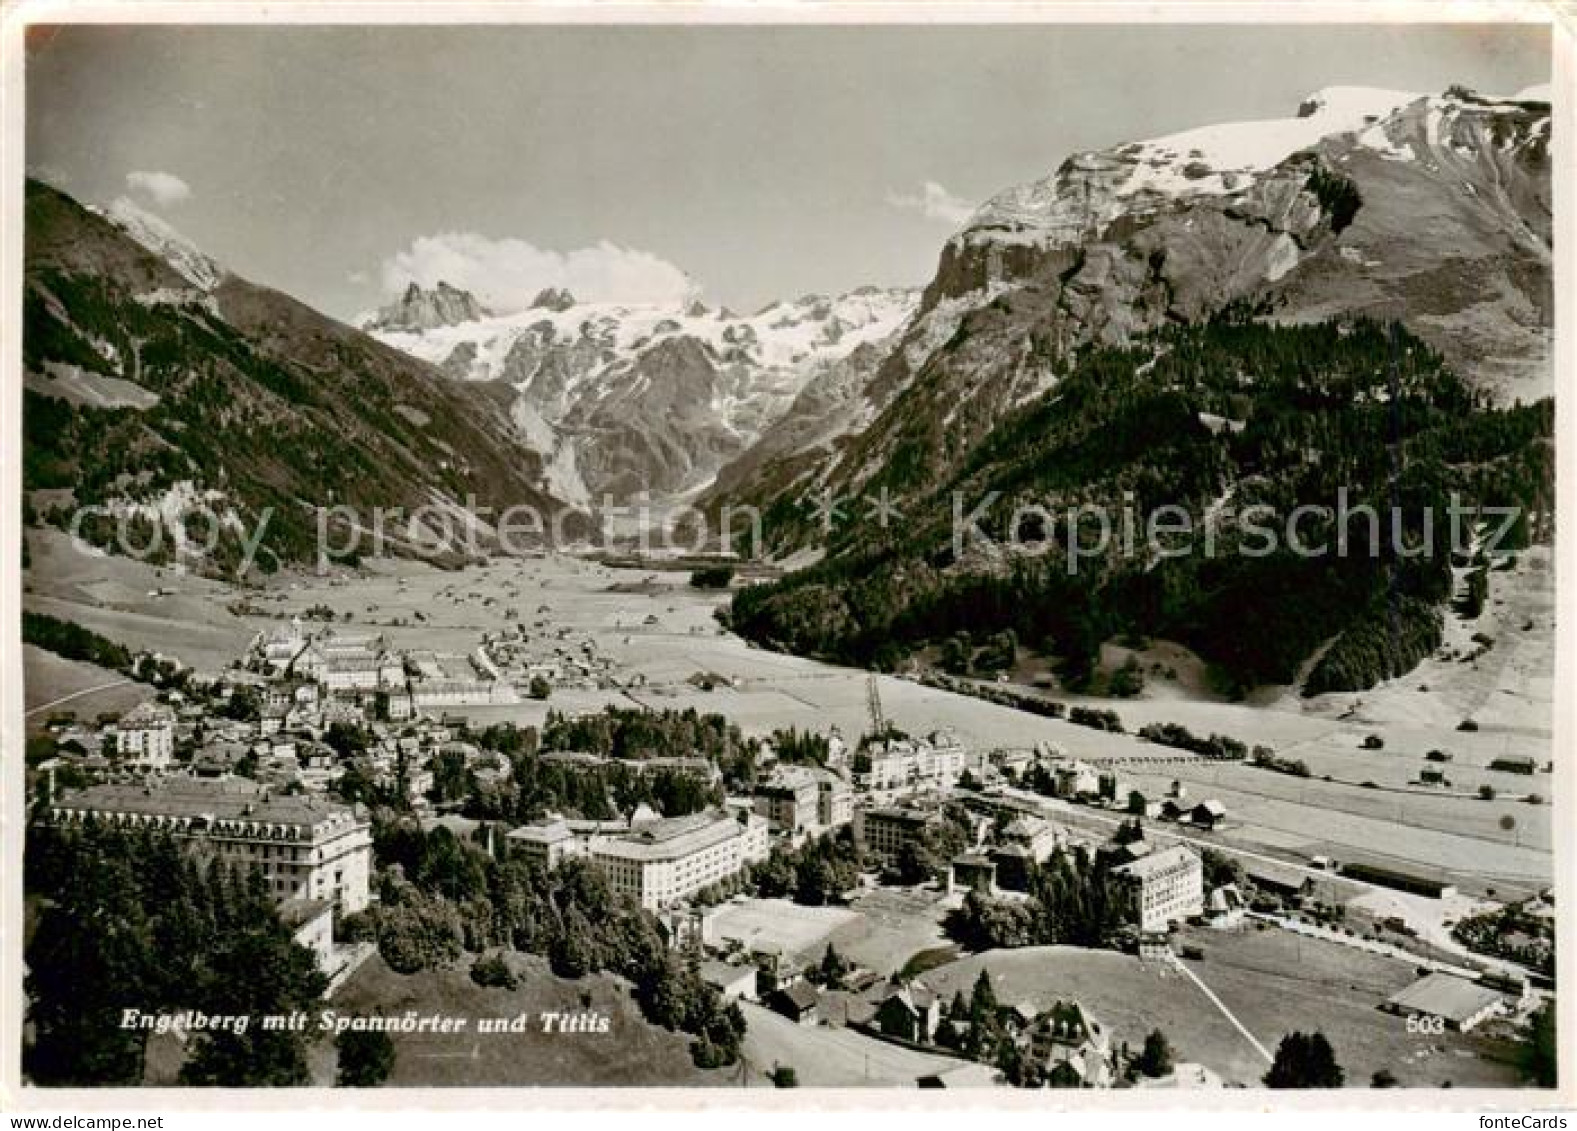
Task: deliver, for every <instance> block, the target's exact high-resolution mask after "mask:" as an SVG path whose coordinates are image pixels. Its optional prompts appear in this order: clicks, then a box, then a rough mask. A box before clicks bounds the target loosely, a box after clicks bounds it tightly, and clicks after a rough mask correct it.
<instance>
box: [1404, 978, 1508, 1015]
mask: <svg viewBox="0 0 1577 1131" xmlns="http://www.w3.org/2000/svg"><path fill="white" fill-rule="evenodd" d="M1500 1000H1501V995H1500V994H1499V993H1497V992H1495V991H1494V990H1492V989H1489V988H1487V987H1485V986H1481V985H1479V984H1478V983H1477V982H1470V981H1468V980H1467V979H1466V978H1458V977H1457V976H1456V975H1455V974H1430V975H1428V976H1426V977H1423V978H1420V979H1419V980H1418V981H1416V982H1414V983H1413V984H1412V985H1410V986H1408V987H1407V988H1406V989H1405V990H1403V991H1401V992H1400V993H1398V994H1396V995H1395V996H1393V997H1392V998H1391V999H1390V1004H1391V1005H1392V1006H1394V1007H1395V1008H1397V1009H1401V1010H1409V1011H1415V1012H1418V1013H1427V1014H1429V1015H1430V1016H1431V1017H1443V1018H1445V1019H1446V1020H1447V1021H1455V1022H1458V1023H1460V1022H1463V1021H1467V1020H1470V1019H1471V1018H1473V1017H1476V1016H1477V1015H1478V1014H1480V1013H1482V1012H1483V1011H1484V1010H1485V1009H1486V1008H1487V1007H1489V1006H1491V1005H1494V1004H1495V1003H1496V1002H1498V1001H1500Z"/></svg>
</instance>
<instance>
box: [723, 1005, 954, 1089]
mask: <svg viewBox="0 0 1577 1131" xmlns="http://www.w3.org/2000/svg"><path fill="white" fill-rule="evenodd" d="M739 1005H740V1008H741V1009H743V1010H744V1012H745V1021H746V1024H747V1025H748V1026H749V1028H747V1029H746V1031H745V1060H746V1062H747V1063H748V1065H749V1068H750V1071H751V1076H752V1078H753V1079H756V1078H764V1077H765V1074H766V1073H768V1072H770V1071H772V1068H773V1066H774V1065H778V1064H783V1065H789V1066H791V1067H792V1068H793V1069H794V1073H795V1075H796V1077H797V1078H798V1080H799V1085H800V1087H802V1088H803V1087H812V1088H840V1087H841V1088H858V1087H880V1086H883V1085H885V1086H889V1087H899V1088H912V1087H914V1085H915V1081H916V1080H917V1079H919V1078H920V1077H921V1076H925V1075H929V1074H930V1073H932V1072H940V1071H946V1070H947V1069H949V1068H957V1067H958V1066H959V1065H960V1064H961V1063H963V1062H962V1061H959V1060H955V1059H953V1058H952V1057H946V1056H933V1055H931V1054H929V1053H923V1052H916V1051H914V1050H913V1049H907V1048H902V1047H900V1046H898V1045H893V1044H888V1043H887V1042H886V1041H879V1040H877V1039H876V1038H875V1037H867V1036H866V1035H865V1034H863V1033H858V1032H856V1031H854V1030H853V1029H839V1028H831V1027H828V1026H822V1025H816V1026H809V1025H796V1024H794V1022H792V1021H790V1020H789V1019H788V1018H786V1017H782V1016H780V1015H778V1014H776V1013H773V1012H772V1011H771V1010H769V1009H766V1008H765V1007H763V1006H760V1005H757V1004H755V1003H754V1002H748V1001H742V1002H740V1003H739Z"/></svg>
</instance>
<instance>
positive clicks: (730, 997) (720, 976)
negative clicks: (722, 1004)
mask: <svg viewBox="0 0 1577 1131" xmlns="http://www.w3.org/2000/svg"><path fill="white" fill-rule="evenodd" d="M701 980H702V981H703V982H705V983H706V984H707V985H709V986H711V987H712V988H713V989H715V990H716V991H717V992H718V993H720V994H722V995H723V1000H724V1001H738V1000H739V999H741V998H744V999H745V1000H747V1001H754V1000H755V997H756V968H755V967H754V966H733V965H730V964H729V963H727V962H719V961H718V960H716V959H709V960H708V961H706V962H703V963H701Z"/></svg>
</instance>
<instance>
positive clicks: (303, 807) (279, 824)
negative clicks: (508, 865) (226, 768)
mask: <svg viewBox="0 0 1577 1131" xmlns="http://www.w3.org/2000/svg"><path fill="white" fill-rule="evenodd" d="M89 817H92V818H94V819H95V820H97V821H100V822H108V823H111V824H122V825H130V826H152V827H153V828H157V829H165V830H168V831H169V832H170V833H172V834H173V835H175V836H177V837H179V838H182V839H184V840H188V841H193V842H199V843H200V844H201V845H202V846H204V847H205V848H207V849H208V850H210V851H212V852H213V854H214V857H215V859H217V860H222V861H225V862H226V863H229V864H233V865H236V866H239V867H241V868H248V869H249V868H252V867H257V868H259V869H261V870H262V872H263V876H264V877H265V879H266V880H267V882H268V890H269V892H270V894H272V895H273V896H274V898H275V899H276V900H278V901H280V902H284V901H286V900H294V899H304V900H321V901H324V902H326V903H329V904H332V905H333V906H335V907H337V908H338V909H339V910H341V911H343V912H347V913H348V912H353V911H360V910H362V909H363V908H365V907H366V906H367V902H368V898H369V895H368V893H369V886H370V878H371V873H372V833H371V824H370V823H369V821H368V820H367V818H366V817H365V816H362V815H360V814H359V813H357V812H356V811H355V810H353V809H350V808H347V807H346V806H344V805H341V804H337V803H334V802H329V801H325V800H323V799H322V798H318V797H312V796H310V795H296V796H291V795H285V794H280V793H278V792H276V791H273V790H270V789H269V788H268V787H267V786H263V785H259V784H258V783H257V782H253V781H248V780H246V779H244V778H220V779H203V778H173V779H168V780H165V781H163V782H160V783H158V784H157V785H96V786H91V787H89V788H87V789H83V790H78V791H77V792H75V793H70V794H67V795H66V796H64V797H62V798H61V799H60V800H59V801H57V802H56V803H55V804H54V805H53V806H51V808H50V811H49V819H50V820H51V821H52V822H53V823H55V824H64V825H70V824H73V823H78V822H81V821H84V820H86V819H88V818H89Z"/></svg>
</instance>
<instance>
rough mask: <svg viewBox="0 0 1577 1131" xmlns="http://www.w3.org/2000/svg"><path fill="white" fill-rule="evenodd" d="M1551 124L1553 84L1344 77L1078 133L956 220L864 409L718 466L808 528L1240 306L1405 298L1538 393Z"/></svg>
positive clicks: (1496, 395) (1474, 379)
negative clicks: (1130, 352) (1083, 138)
mask: <svg viewBox="0 0 1577 1131" xmlns="http://www.w3.org/2000/svg"><path fill="white" fill-rule="evenodd" d="M1549 138H1550V109H1549V106H1548V104H1547V103H1542V102H1517V101H1504V100H1494V99H1486V98H1482V97H1479V96H1478V95H1476V94H1473V93H1472V92H1470V91H1466V90H1462V89H1460V88H1453V89H1452V90H1449V91H1447V92H1446V93H1444V94H1442V95H1438V96H1426V95H1417V94H1411V93H1407V92H1398V91H1385V90H1372V89H1367V88H1332V89H1329V90H1325V91H1321V92H1319V93H1317V94H1314V95H1311V96H1310V97H1309V98H1308V99H1306V100H1305V101H1304V102H1303V104H1302V105H1301V106H1300V107H1298V109H1297V114H1296V116H1294V117H1290V118H1287V119H1281V120H1274V121H1263V122H1239V123H1229V124H1225V125H1219V126H1211V127H1205V128H1202V129H1197V130H1191V131H1187V132H1185V133H1181V134H1176V135H1172V136H1169V137H1163V138H1157V139H1154V140H1150V141H1141V142H1133V143H1128V144H1123V145H1118V146H1114V147H1112V148H1110V149H1105V150H1100V151H1095V152H1089V153H1079V154H1074V155H1073V156H1071V157H1069V158H1067V159H1066V160H1065V161H1064V162H1063V163H1062V164H1061V165H1060V166H1059V167H1058V168H1057V169H1056V170H1055V171H1054V172H1053V173H1051V174H1050V175H1049V176H1046V177H1043V178H1041V179H1038V180H1035V181H1032V182H1029V183H1027V184H1024V185H1020V186H1017V187H1014V188H1011V189H1009V190H1007V191H1005V192H1003V193H1000V194H998V195H997V196H996V197H994V198H992V199H991V200H990V201H988V202H987V203H986V204H985V205H984V206H982V207H981V208H980V209H979V210H978V211H977V213H976V214H975V215H974V216H973V217H972V218H971V219H970V221H969V222H968V223H967V224H966V225H965V226H964V228H963V229H962V230H961V231H960V232H958V233H957V234H956V235H954V236H953V237H952V238H951V239H950V240H949V241H948V242H947V244H946V245H945V246H944V248H943V249H942V253H941V257H940V262H939V265H938V268H937V273H936V276H935V278H934V279H933V281H932V282H931V284H930V286H929V287H928V288H927V289H926V291H925V294H924V297H923V300H922V302H921V306H920V310H919V313H918V314H917V315H916V317H915V318H914V319H913V320H912V321H911V322H910V323H909V324H908V325H907V327H906V328H905V331H904V333H903V335H902V337H901V339H900V340H899V341H898V343H897V344H896V347H895V348H894V349H892V350H891V351H890V352H888V354H887V355H886V356H885V357H883V358H881V359H880V360H879V362H877V363H876V364H874V365H872V366H870V367H869V368H868V370H867V374H866V376H865V378H864V381H863V384H862V385H861V387H860V389H859V391H858V393H857V394H854V399H855V400H857V401H858V402H859V410H858V411H845V412H843V413H842V414H841V415H838V416H837V417H836V419H837V420H838V421H841V422H842V423H841V424H838V423H834V422H833V420H832V419H828V420H827V421H826V423H827V424H828V427H807V428H804V429H803V432H804V434H805V435H806V436H808V437H809V438H810V439H809V441H808V442H806V443H804V444H800V445H798V446H796V444H795V442H794V441H792V440H787V439H786V437H788V436H789V434H790V431H791V426H790V424H789V421H788V420H787V419H785V420H784V421H783V422H781V423H780V425H779V427H778V429H777V430H776V431H775V432H774V433H770V434H769V436H768V438H767V439H766V440H764V441H763V445H762V450H761V451H759V452H750V453H747V454H746V455H745V456H744V457H743V458H742V459H741V461H740V462H739V463H738V464H737V465H735V466H734V467H731V468H725V469H724V471H723V472H722V473H721V475H720V477H719V482H720V483H723V482H727V483H729V484H732V485H733V490H734V498H733V500H732V501H734V502H736V503H738V502H747V503H752V504H755V505H759V506H762V507H763V508H765V509H766V511H767V513H768V514H769V516H775V517H776V519H777V520H778V521H777V522H775V523H773V524H772V526H771V528H770V529H771V534H772V537H773V539H774V540H775V542H776V544H777V545H778V546H779V548H788V547H792V546H794V545H800V544H804V543H806V542H808V541H812V540H814V539H815V538H816V532H815V530H814V528H813V527H812V526H811V525H810V524H809V523H808V521H807V519H806V517H805V513H804V508H803V506H802V505H801V504H802V501H803V499H804V498H805V497H806V496H807V495H809V494H811V493H814V492H818V491H822V490H825V491H829V492H831V494H833V495H834V496H852V495H860V494H868V493H872V492H876V491H879V490H880V489H882V488H887V489H889V490H891V491H892V492H894V493H895V494H897V495H900V496H902V495H907V494H910V493H913V492H914V491H915V490H916V489H919V488H923V487H924V486H926V485H928V484H930V483H933V482H935V481H936V480H938V479H939V478H941V477H944V476H945V475H946V474H947V473H948V472H949V470H950V469H952V468H955V467H957V466H958V465H959V462H960V461H961V460H962V459H963V458H964V457H965V456H966V455H967V454H968V453H969V452H970V451H971V450H972V449H973V448H974V446H975V445H976V444H977V443H978V442H979V441H980V440H982V439H983V438H984V437H985V436H987V435H988V434H989V433H990V432H991V430H992V429H993V427H995V425H996V424H997V423H998V422H999V421H1001V420H1002V419H1003V418H1004V416H1005V415H1006V414H1007V413H1009V412H1011V411H1012V410H1013V409H1015V408H1016V407H1018V406H1020V405H1023V404H1025V403H1027V402H1028V401H1031V400H1033V399H1034V398H1035V397H1037V396H1039V395H1041V394H1044V393H1045V392H1047V391H1048V390H1050V389H1052V388H1054V387H1055V386H1056V384H1057V382H1058V381H1059V380H1060V379H1061V377H1062V376H1064V375H1065V374H1066V373H1067V372H1068V370H1069V368H1070V367H1071V365H1072V363H1073V361H1074V359H1075V358H1076V356H1077V354H1078V352H1079V351H1080V350H1082V349H1085V348H1089V347H1091V346H1098V345H1114V344H1120V343H1123V342H1126V341H1129V340H1130V339H1132V338H1133V337H1134V336H1135V335H1139V334H1143V333H1144V332H1146V331H1149V330H1153V329H1155V328H1157V327H1162V326H1167V325H1174V324H1183V323H1189V322H1195V321H1198V320H1201V319H1203V318H1206V317H1208V316H1209V315H1211V314H1212V313H1213V312H1218V311H1221V310H1223V309H1226V308H1228V307H1229V306H1234V305H1244V306H1247V307H1250V308H1252V309H1253V310H1255V311H1256V312H1257V313H1258V314H1259V316H1261V317H1264V318H1267V319H1270V320H1274V321H1278V322H1285V323H1299V322H1311V321H1317V320H1320V319H1325V318H1331V317H1337V316H1351V315H1363V316H1369V317H1377V318H1385V319H1396V320H1399V321H1401V322H1402V323H1403V324H1404V325H1405V326H1407V328H1408V329H1409V330H1410V331H1412V332H1413V333H1415V334H1417V335H1418V337H1420V338H1421V339H1422V340H1424V341H1425V342H1427V343H1429V344H1430V345H1431V346H1432V347H1434V348H1435V349H1437V350H1439V351H1440V352H1441V354H1442V355H1443V356H1444V358H1445V359H1446V361H1447V362H1448V363H1449V364H1451V365H1452V366H1453V368H1455V369H1456V370H1457V371H1458V372H1459V373H1461V374H1462V375H1463V376H1464V378H1466V380H1467V381H1468V382H1469V383H1470V385H1471V386H1473V387H1474V388H1475V389H1476V390H1479V391H1482V392H1484V393H1486V394H1488V395H1489V396H1491V397H1492V398H1493V399H1494V400H1495V401H1497V402H1499V403H1510V402H1512V401H1514V400H1517V399H1521V400H1524V401H1531V400H1534V399H1537V398H1539V397H1541V396H1543V395H1546V394H1547V393H1548V392H1549V391H1550V389H1551V385H1552V375H1551V370H1550V334H1551V305H1552V287H1551V268H1550V263H1551V252H1550V249H1551V206H1550V153H1549ZM848 399H849V398H848V397H847V396H846V397H845V398H843V400H844V402H845V403H846V402H847V401H848ZM815 412H816V407H815V406H811V415H812V417H814V414H815ZM791 415H792V414H791ZM718 501H719V500H718V499H716V498H712V499H709V502H711V503H712V504H714V505H716V504H717V503H718Z"/></svg>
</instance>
